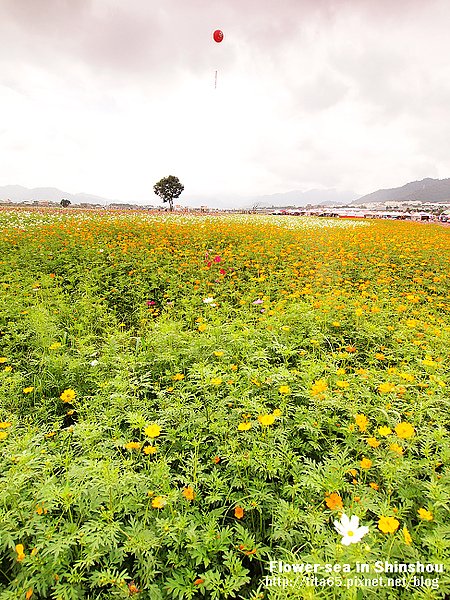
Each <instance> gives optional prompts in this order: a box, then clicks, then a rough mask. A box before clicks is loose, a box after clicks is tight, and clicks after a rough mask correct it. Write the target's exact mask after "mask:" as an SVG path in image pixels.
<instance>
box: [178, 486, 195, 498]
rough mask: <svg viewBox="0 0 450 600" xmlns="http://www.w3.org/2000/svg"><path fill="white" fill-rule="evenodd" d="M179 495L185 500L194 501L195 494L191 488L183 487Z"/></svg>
mask: <svg viewBox="0 0 450 600" xmlns="http://www.w3.org/2000/svg"><path fill="white" fill-rule="evenodd" d="M181 493H182V494H183V496H184V497H185V498H186V500H194V498H195V492H194V490H193V488H191V486H188V487H185V488H184V490H183V491H182V492H181Z"/></svg>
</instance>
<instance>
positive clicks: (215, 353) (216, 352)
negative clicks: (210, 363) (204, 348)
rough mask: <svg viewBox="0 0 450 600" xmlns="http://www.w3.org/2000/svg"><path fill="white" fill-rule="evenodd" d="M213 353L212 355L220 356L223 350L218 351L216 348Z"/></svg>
mask: <svg viewBox="0 0 450 600" xmlns="http://www.w3.org/2000/svg"><path fill="white" fill-rule="evenodd" d="M213 354H214V356H218V357H221V356H223V355H224V352H220V351H218V350H216V351H215V352H213Z"/></svg>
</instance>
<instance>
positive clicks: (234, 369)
mask: <svg viewBox="0 0 450 600" xmlns="http://www.w3.org/2000/svg"><path fill="white" fill-rule="evenodd" d="M230 369H231V370H232V371H237V370H238V366H237V365H230Z"/></svg>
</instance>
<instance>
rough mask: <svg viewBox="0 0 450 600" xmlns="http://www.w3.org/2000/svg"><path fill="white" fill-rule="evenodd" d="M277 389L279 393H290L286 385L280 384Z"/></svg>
mask: <svg viewBox="0 0 450 600" xmlns="http://www.w3.org/2000/svg"><path fill="white" fill-rule="evenodd" d="M278 391H279V392H280V394H290V393H291V388H290V387H289V386H288V385H280V387H279V388H278Z"/></svg>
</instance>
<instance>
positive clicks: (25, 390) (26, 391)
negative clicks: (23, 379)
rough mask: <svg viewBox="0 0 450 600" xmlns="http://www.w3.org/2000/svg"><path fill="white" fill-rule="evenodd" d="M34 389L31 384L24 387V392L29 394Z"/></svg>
mask: <svg viewBox="0 0 450 600" xmlns="http://www.w3.org/2000/svg"><path fill="white" fill-rule="evenodd" d="M33 390H34V387H33V386H31V385H30V387H26V388H23V393H24V394H29V393H30V392H32V391H33Z"/></svg>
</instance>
